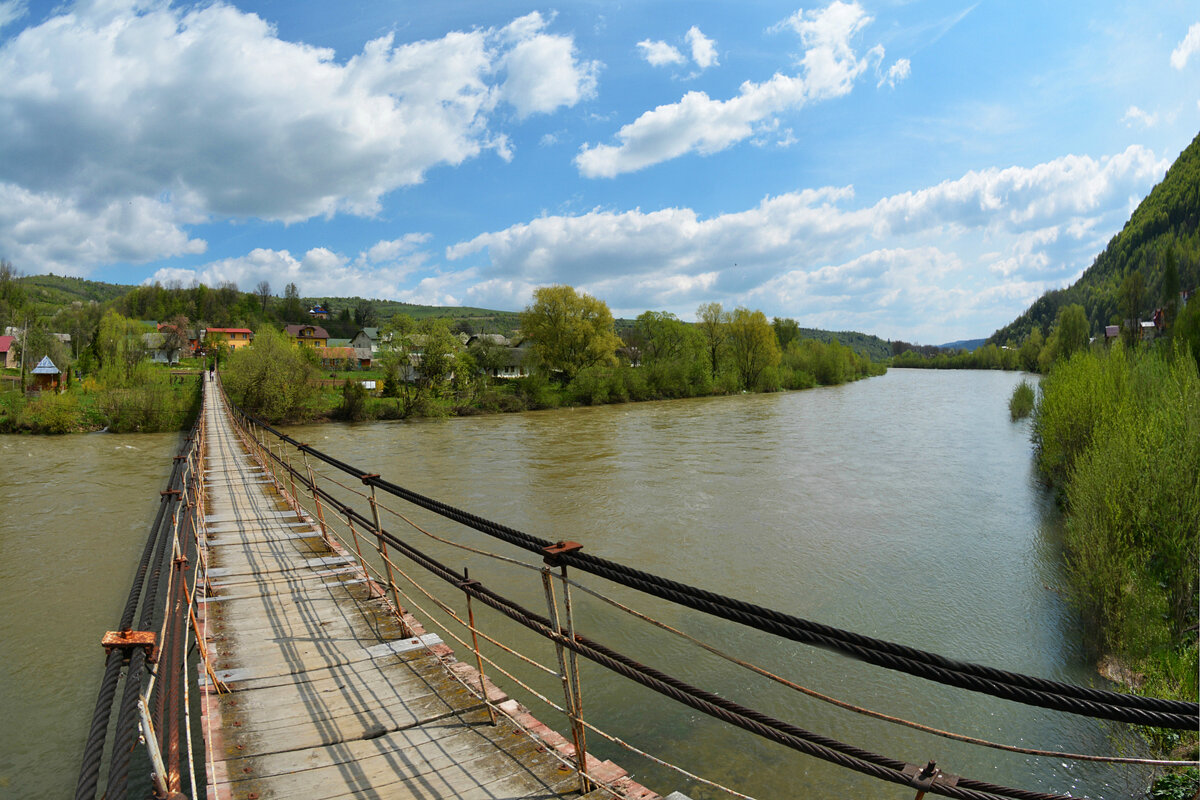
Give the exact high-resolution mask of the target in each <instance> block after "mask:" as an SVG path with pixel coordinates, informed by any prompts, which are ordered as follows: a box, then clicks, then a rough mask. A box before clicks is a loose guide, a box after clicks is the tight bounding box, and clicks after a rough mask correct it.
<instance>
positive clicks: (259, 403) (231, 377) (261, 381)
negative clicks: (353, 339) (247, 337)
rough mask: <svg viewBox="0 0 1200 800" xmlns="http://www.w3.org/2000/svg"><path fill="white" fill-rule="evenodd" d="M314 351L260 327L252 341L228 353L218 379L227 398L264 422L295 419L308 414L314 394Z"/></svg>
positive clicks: (270, 329) (277, 332) (302, 417)
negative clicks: (220, 379)
mask: <svg viewBox="0 0 1200 800" xmlns="http://www.w3.org/2000/svg"><path fill="white" fill-rule="evenodd" d="M316 358H317V356H316V352H315V350H314V349H313V348H311V347H296V346H294V345H293V344H292V343H291V341H290V340H289V339H288V337H287V336H286V335H284V334H283V333H281V332H280V331H277V330H275V329H273V328H269V327H263V328H260V329H259V330H258V331H257V332H256V333H255V335H254V343H253V344H251V345H250V346H249V347H242V348H239V349H238V350H237V351H236V352H234V353H231V354H230V355H229V359H228V361H227V363H226V365H225V367H224V369H223V370H222V380H223V382H224V384H225V390H226V391H227V392H228V393H229V397H230V399H232V400H233V402H234V403H235V404H237V405H238V406H240V407H241V408H242V410H243V411H246V412H248V413H250V414H254V415H256V416H259V417H262V418H263V419H265V420H266V421H267V422H283V421H297V420H301V419H304V418H306V417H308V416H309V415H310V414H311V409H310V408H309V403H310V401H311V400H312V399H313V398H314V397H315V396H316V388H315V387H314V386H313V385H312V378H313V377H314V376H315V375H316V374H317V366H316Z"/></svg>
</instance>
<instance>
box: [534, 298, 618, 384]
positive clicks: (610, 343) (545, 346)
mask: <svg viewBox="0 0 1200 800" xmlns="http://www.w3.org/2000/svg"><path fill="white" fill-rule="evenodd" d="M521 331H522V333H524V334H525V336H526V338H528V339H529V341H530V342H531V343H532V344H533V349H534V351H535V352H536V353H537V355H538V358H539V360H540V361H541V363H542V365H543V366H544V367H545V368H546V369H547V370H549V371H550V372H551V374H553V375H556V376H558V378H559V379H560V380H561V382H562V383H563V384H566V383H569V382H570V381H571V379H572V378H574V377H575V376H576V375H577V374H578V373H579V372H580V371H581V370H584V369H587V368H588V367H593V366H603V365H607V364H612V363H614V362H615V353H616V351H617V348H618V347H620V345H621V340H620V339H618V338H617V334H616V332H615V331H614V329H613V317H612V312H611V311H609V309H608V305H607V304H605V302H604V301H603V300H598V299H596V298H595V297H592V296H591V295H589V294H580V293H578V292H576V291H575V289H574V288H572V287H570V286H543V287H541V288H539V289H536V290H534V293H533V303H531V304H530V305H529V306H527V307H526V308H525V311H524V312H522V313H521Z"/></svg>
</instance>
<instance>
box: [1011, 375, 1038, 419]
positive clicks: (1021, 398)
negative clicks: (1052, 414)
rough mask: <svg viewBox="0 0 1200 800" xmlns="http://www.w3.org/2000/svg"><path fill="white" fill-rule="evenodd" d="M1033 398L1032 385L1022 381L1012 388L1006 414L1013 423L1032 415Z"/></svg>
mask: <svg viewBox="0 0 1200 800" xmlns="http://www.w3.org/2000/svg"><path fill="white" fill-rule="evenodd" d="M1035 397H1036V395H1035V393H1034V391H1033V384H1031V383H1030V382H1029V381H1026V380H1023V381H1021V382H1020V383H1018V384H1017V385H1016V386H1015V387H1013V392H1012V397H1010V398H1008V414H1009V416H1010V417H1012V419H1013V421H1014V422H1015V421H1016V420H1019V419H1025V417H1028V416H1029V415H1030V414H1032V413H1033V403H1034V399H1035Z"/></svg>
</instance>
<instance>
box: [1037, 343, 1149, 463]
mask: <svg viewBox="0 0 1200 800" xmlns="http://www.w3.org/2000/svg"><path fill="white" fill-rule="evenodd" d="M1128 360H1129V357H1128V355H1127V354H1126V351H1125V349H1124V348H1123V347H1113V348H1112V349H1111V350H1109V351H1108V352H1107V353H1099V354H1093V353H1091V352H1089V351H1081V352H1079V353H1076V354H1075V356H1074V357H1073V358H1071V359H1070V360H1068V361H1061V362H1059V363H1058V365H1057V366H1056V367H1055V368H1054V369H1052V370H1050V372H1049V374H1047V375H1046V376H1045V377H1044V378H1043V379H1042V384H1041V390H1042V391H1041V397H1040V398H1039V400H1038V404H1037V407H1036V410H1035V414H1034V420H1033V442H1034V446H1035V447H1036V449H1037V459H1038V468H1039V469H1040V470H1041V473H1042V475H1043V477H1044V478H1045V479H1046V480H1047V482H1049V483H1050V484H1051V485H1054V486H1065V485H1066V482H1067V478H1068V477H1069V476H1070V474H1071V470H1072V469H1073V468H1074V466H1075V460H1076V459H1077V458H1078V457H1079V456H1080V454H1082V453H1083V451H1084V450H1085V449H1086V448H1087V446H1088V445H1089V444H1091V441H1092V433H1093V432H1094V431H1095V429H1096V427H1097V426H1098V425H1099V424H1100V422H1101V421H1102V420H1104V419H1107V418H1108V417H1109V416H1110V415H1111V414H1112V413H1113V409H1114V407H1115V406H1116V404H1117V402H1118V398H1120V397H1122V396H1124V394H1125V393H1126V386H1127V383H1128V380H1129V367H1128V363H1127V362H1128Z"/></svg>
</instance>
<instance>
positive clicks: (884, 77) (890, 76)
mask: <svg viewBox="0 0 1200 800" xmlns="http://www.w3.org/2000/svg"><path fill="white" fill-rule="evenodd" d="M911 74H912V63H911V62H910V61H909V60H908V59H907V58H901V59H899V60H898V61H896V63H895V64H892V65H891V66H890V67H888V71H887V72H886V73H883V74H881V75H880V76H879V83H877V84H875V88H876V89H882V88H883V85H884V84H885V83H886V84H887V85H888V86H889V87H890V88H892V89H895V88H896V84H898V83H900V81H902V80H905V79H906V78H908V76H909V75H911Z"/></svg>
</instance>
